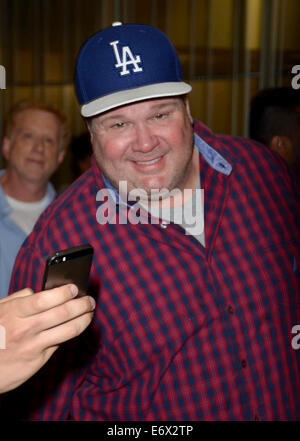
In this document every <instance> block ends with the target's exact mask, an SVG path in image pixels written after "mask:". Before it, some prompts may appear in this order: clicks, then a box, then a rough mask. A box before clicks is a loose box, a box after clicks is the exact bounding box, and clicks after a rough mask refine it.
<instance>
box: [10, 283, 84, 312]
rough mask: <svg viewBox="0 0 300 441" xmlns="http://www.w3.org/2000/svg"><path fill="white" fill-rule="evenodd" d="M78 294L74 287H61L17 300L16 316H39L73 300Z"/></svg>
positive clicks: (71, 285) (70, 285)
mask: <svg viewBox="0 0 300 441" xmlns="http://www.w3.org/2000/svg"><path fill="white" fill-rule="evenodd" d="M77 294H78V288H77V286H76V285H73V284H69V285H63V286H60V287H58V288H54V289H49V290H46V291H42V292H39V293H37V294H34V295H32V296H27V297H23V298H20V299H18V315H19V316H20V317H28V316H31V315H35V314H39V313H41V312H43V311H47V310H49V309H51V308H55V307H56V306H58V305H62V304H64V303H66V302H68V301H69V300H71V299H73V298H74V297H75V296H76V295H77Z"/></svg>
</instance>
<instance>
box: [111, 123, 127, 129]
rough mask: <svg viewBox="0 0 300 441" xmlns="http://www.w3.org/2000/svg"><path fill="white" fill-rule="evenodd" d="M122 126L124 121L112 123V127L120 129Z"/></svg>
mask: <svg viewBox="0 0 300 441" xmlns="http://www.w3.org/2000/svg"><path fill="white" fill-rule="evenodd" d="M122 127H125V123H124V122H117V123H115V124H113V125H112V128H113V129H121V128H122Z"/></svg>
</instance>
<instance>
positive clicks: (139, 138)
mask: <svg viewBox="0 0 300 441" xmlns="http://www.w3.org/2000/svg"><path fill="white" fill-rule="evenodd" d="M157 144H158V138H157V136H156V135H155V133H153V130H152V129H151V127H148V125H147V124H139V125H137V126H136V127H135V142H134V143H133V150H136V151H139V152H148V151H151V150H153V149H154V148H155V147H156V146H157Z"/></svg>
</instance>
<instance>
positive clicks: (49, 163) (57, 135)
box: [0, 101, 69, 297]
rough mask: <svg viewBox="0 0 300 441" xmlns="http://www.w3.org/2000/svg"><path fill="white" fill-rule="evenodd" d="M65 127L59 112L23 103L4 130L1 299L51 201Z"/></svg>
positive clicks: (0, 174)
mask: <svg viewBox="0 0 300 441" xmlns="http://www.w3.org/2000/svg"><path fill="white" fill-rule="evenodd" d="M68 130H69V129H68V124H67V120H66V118H65V116H64V115H63V114H61V113H60V112H59V111H58V110H56V109H53V108H52V107H49V106H46V105H44V104H40V103H33V102H27V101H23V102H21V103H19V104H17V105H16V106H15V107H13V108H12V109H11V111H10V112H9V114H8V116H7V120H6V124H5V127H4V139H3V143H2V154H3V157H4V158H5V161H6V168H5V170H1V171H0V297H3V296H6V295H7V293H8V287H9V281H10V276H11V271H12V268H13V264H14V261H15V258H16V255H17V252H18V250H19V248H20V246H21V244H22V243H23V241H24V239H25V238H26V236H27V235H28V234H29V233H30V232H31V230H32V228H33V226H34V224H35V222H36V220H37V219H38V217H39V216H40V214H41V213H42V211H43V210H44V209H45V208H46V207H47V206H48V205H49V204H50V202H52V200H53V199H54V197H55V191H54V188H53V186H52V185H51V184H50V183H49V182H48V181H49V178H50V176H51V175H52V174H53V173H54V171H55V170H56V169H57V167H58V166H59V164H61V162H62V161H63V158H64V155H65V148H66V143H67V140H68V136H69V133H68Z"/></svg>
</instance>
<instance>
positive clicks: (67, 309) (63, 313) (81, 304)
mask: <svg viewBox="0 0 300 441" xmlns="http://www.w3.org/2000/svg"><path fill="white" fill-rule="evenodd" d="M95 306H96V303H95V300H94V299H93V298H92V297H89V296H84V297H80V298H78V299H72V300H70V301H68V302H66V303H64V304H63V305H58V306H56V307H54V308H51V309H49V310H47V311H44V312H41V313H40V314H35V315H33V316H32V317H31V319H30V328H31V329H32V331H33V332H34V333H35V334H37V333H39V332H42V331H45V330H47V329H50V328H53V327H55V326H60V325H61V324H62V323H65V322H68V321H72V320H74V319H75V318H76V317H80V316H81V315H83V314H86V313H88V312H92V311H93V310H94V309H95Z"/></svg>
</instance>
